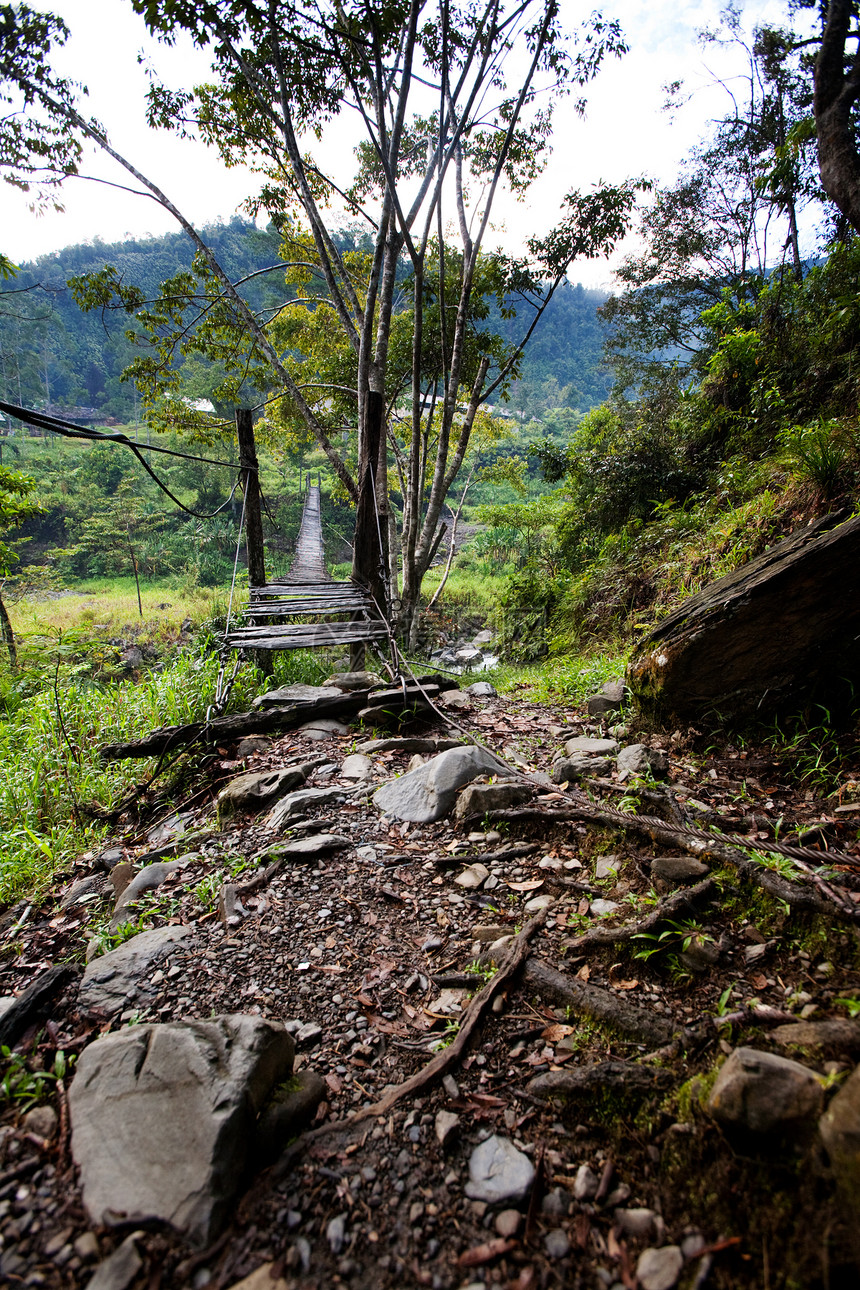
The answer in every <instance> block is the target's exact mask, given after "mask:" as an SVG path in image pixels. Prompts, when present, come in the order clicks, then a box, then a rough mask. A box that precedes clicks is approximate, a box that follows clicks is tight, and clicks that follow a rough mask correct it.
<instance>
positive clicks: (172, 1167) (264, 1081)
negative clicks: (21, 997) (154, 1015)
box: [69, 1015, 294, 1246]
mask: <svg viewBox="0 0 860 1290" xmlns="http://www.w3.org/2000/svg"><path fill="white" fill-rule="evenodd" d="M293 1054H294V1047H293V1041H292V1039H291V1038H290V1036H289V1035H288V1034H287V1032H286V1030H285V1029H284V1027H283V1026H282V1025H281V1024H280V1022H272V1021H264V1020H263V1018H261V1017H249V1016H241V1015H237V1016H225V1017H218V1018H216V1019H215V1020H214V1021H178V1022H170V1023H168V1024H166V1025H141V1026H131V1027H128V1028H126V1029H124V1030H119V1031H115V1032H113V1033H112V1034H108V1035H103V1036H102V1037H101V1038H100V1039H97V1040H95V1042H94V1043H92V1044H90V1045H89V1047H87V1048H85V1049H84V1051H83V1052H82V1054H81V1056H80V1057H79V1058H78V1062H77V1065H76V1068H75V1077H74V1079H73V1081H72V1085H71V1088H70V1090H69V1113H70V1117H71V1124H72V1155H73V1157H74V1159H75V1162H76V1164H77V1165H78V1167H79V1169H80V1176H81V1184H82V1188H83V1203H84V1206H85V1208H86V1209H87V1212H88V1213H89V1215H90V1218H91V1220H92V1222H93V1223H94V1224H97V1225H101V1224H105V1225H115V1224H118V1223H127V1222H143V1221H151V1220H153V1219H156V1220H159V1221H162V1222H167V1223H169V1224H170V1225H171V1226H172V1227H174V1228H175V1229H176V1230H177V1231H179V1232H181V1233H183V1234H185V1235H187V1236H188V1237H189V1239H190V1240H191V1241H193V1242H194V1243H195V1244H197V1245H198V1246H205V1245H206V1244H208V1243H209V1242H210V1241H211V1240H212V1239H213V1236H214V1235H215V1234H216V1233H217V1231H218V1230H219V1228H220V1226H221V1224H222V1222H223V1221H224V1219H226V1218H227V1217H228V1216H229V1214H230V1213H231V1211H232V1201H233V1197H234V1196H235V1193H236V1191H237V1189H238V1187H239V1185H240V1183H241V1179H242V1174H243V1172H244V1170H245V1167H246V1164H247V1161H248V1155H249V1146H250V1143H251V1142H252V1140H253V1133H254V1125H255V1121H256V1118H257V1114H258V1113H259V1111H260V1109H261V1107H262V1106H263V1104H264V1103H265V1101H266V1099H267V1097H268V1094H269V1091H270V1090H271V1088H272V1086H273V1085H274V1084H276V1083H279V1082H281V1081H283V1080H284V1079H286V1078H287V1076H288V1075H289V1074H290V1072H291V1070H292V1065H293Z"/></svg>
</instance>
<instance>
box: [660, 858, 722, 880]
mask: <svg viewBox="0 0 860 1290" xmlns="http://www.w3.org/2000/svg"><path fill="white" fill-rule="evenodd" d="M709 873H710V869H709V868H708V866H707V865H706V864H702V861H701V860H696V859H695V857H693V856H655V857H654V859H653V860H652V861H651V877H652V878H658V879H659V880H660V881H661V882H671V883H678V884H680V883H684V882H701V880H702V879H703V878H707V876H708V874H709Z"/></svg>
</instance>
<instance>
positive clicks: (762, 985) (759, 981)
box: [751, 974, 767, 990]
mask: <svg viewBox="0 0 860 1290" xmlns="http://www.w3.org/2000/svg"><path fill="white" fill-rule="evenodd" d="M751 981H752V984H753V986H754V988H755V989H756V990H766V989H767V977H766V976H761V974H759V976H754V977H752V978H751Z"/></svg>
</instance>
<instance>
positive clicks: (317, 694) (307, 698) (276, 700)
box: [251, 681, 340, 708]
mask: <svg viewBox="0 0 860 1290" xmlns="http://www.w3.org/2000/svg"><path fill="white" fill-rule="evenodd" d="M339 688H340V687H339V686H335V685H331V686H328V685H327V686H325V687H324V686H321V685H303V684H302V683H301V682H298V681H297V682H296V683H295V685H284V686H282V687H281V689H280V690H269V691H268V692H267V693H266V694H260V695H258V696H257V698H256V699H255V700H254V702H253V703H252V704H251V707H252V708H280V707H289V706H290V705H292V704H293V703H315V702H316V701H317V700H318V699H333V698H335V697H336V695H337V693H338V690H339Z"/></svg>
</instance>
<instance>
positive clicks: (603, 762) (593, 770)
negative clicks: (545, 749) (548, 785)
mask: <svg viewBox="0 0 860 1290" xmlns="http://www.w3.org/2000/svg"><path fill="white" fill-rule="evenodd" d="M612 766H613V762H611V761H610V760H609V758H608V757H591V756H587V755H582V756H576V757H563V758H562V759H561V761H557V762H556V763H555V764H554V766H553V768H552V782H553V783H554V784H570V783H573V782H575V781H576V780H578V779H582V778H583V776H592V775H598V776H599V775H608V774H609V772H610V771H611V770H612Z"/></svg>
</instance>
